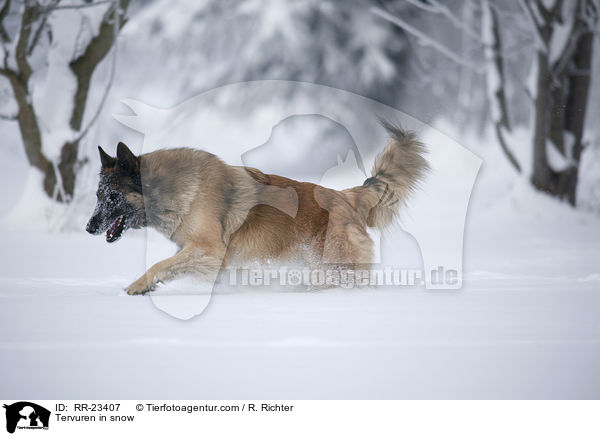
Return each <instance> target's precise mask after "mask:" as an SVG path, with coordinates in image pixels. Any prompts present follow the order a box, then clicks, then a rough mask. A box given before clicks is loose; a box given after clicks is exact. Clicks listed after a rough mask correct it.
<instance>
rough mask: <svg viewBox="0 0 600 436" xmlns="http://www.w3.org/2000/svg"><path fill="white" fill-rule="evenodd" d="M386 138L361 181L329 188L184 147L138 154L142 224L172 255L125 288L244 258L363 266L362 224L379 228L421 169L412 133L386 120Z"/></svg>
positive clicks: (205, 272)
mask: <svg viewBox="0 0 600 436" xmlns="http://www.w3.org/2000/svg"><path fill="white" fill-rule="evenodd" d="M387 127H388V130H390V132H391V135H392V139H391V140H390V141H389V143H388V144H387V146H386V148H385V149H384V151H383V152H382V153H381V154H380V156H379V157H378V158H377V159H376V162H375V166H374V168H373V172H372V174H373V176H372V177H370V178H368V179H367V180H366V181H365V183H364V184H363V185H362V186H357V187H354V188H350V189H346V190H343V191H336V190H333V189H328V188H324V187H322V186H319V185H315V184H313V183H304V182H298V181H295V180H291V179H288V178H285V177H282V176H277V175H267V174H263V173H262V172H261V171H259V170H257V169H254V168H244V167H234V166H229V165H227V164H225V163H224V162H223V161H221V160H220V159H218V158H217V157H216V156H214V155H212V154H209V153H206V152H203V151H199V150H193V149H170V150H159V151H155V152H152V153H148V154H143V155H141V156H140V157H139V158H138V159H139V171H140V174H141V182H142V188H143V196H140V195H139V194H129V195H130V198H128V201H134V202H138V203H139V205H140V207H142V203H141V202H143V207H144V208H145V213H146V220H147V225H149V226H151V227H154V228H156V229H158V230H159V231H160V232H162V233H163V234H164V235H165V236H166V237H167V238H169V239H170V240H172V241H173V242H175V243H176V244H177V245H178V247H179V248H180V250H179V252H178V253H177V254H176V255H174V256H173V257H171V258H168V259H166V260H163V261H161V262H159V263H157V264H156V265H154V266H152V267H151V268H150V269H149V270H148V271H147V272H146V273H145V274H144V275H143V276H142V277H140V278H139V279H138V280H136V281H135V282H134V283H132V284H131V285H130V286H129V287H128V288H127V291H128V293H129V294H139V293H144V292H146V291H148V290H151V289H153V288H154V286H155V285H156V283H158V282H165V281H168V280H171V279H173V278H175V277H177V276H180V275H185V274H196V275H199V276H203V277H205V278H213V277H215V275H216V274H217V273H218V271H219V269H220V268H221V266H227V265H230V264H232V263H234V262H247V261H266V260H278V261H283V262H286V261H297V260H300V261H304V262H306V263H307V264H309V265H310V266H312V267H320V266H322V265H325V264H327V265H331V264H334V265H344V266H346V267H350V268H352V267H353V266H356V265H358V264H368V263H370V262H371V260H372V256H373V241H372V240H371V238H370V237H369V235H368V233H367V230H366V229H367V226H378V227H381V228H383V227H385V226H387V225H388V224H390V222H391V221H392V218H393V217H394V215H395V214H396V213H397V211H398V207H399V206H400V204H401V203H402V202H404V200H406V198H407V197H408V196H409V194H410V193H411V192H412V191H413V190H414V189H415V187H416V186H417V184H418V182H419V181H420V180H421V179H422V178H423V176H424V174H425V171H426V170H427V163H426V161H425V159H424V158H423V157H422V154H423V152H424V147H423V146H422V145H421V144H420V143H419V142H418V141H417V140H416V138H415V135H414V134H413V133H410V132H405V131H402V130H400V129H398V128H393V127H390V126H387Z"/></svg>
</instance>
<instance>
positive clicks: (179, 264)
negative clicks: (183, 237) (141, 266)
mask: <svg viewBox="0 0 600 436" xmlns="http://www.w3.org/2000/svg"><path fill="white" fill-rule="evenodd" d="M223 255H224V251H223V253H218V254H217V255H214V254H213V255H207V253H206V252H205V251H204V250H202V249H201V248H198V247H195V246H189V247H184V248H183V249H182V250H181V251H179V252H178V253H177V254H175V255H174V256H172V257H169V258H168V259H165V260H162V261H160V262H158V263H156V264H155V265H153V266H152V267H151V268H150V269H149V270H148V271H146V273H145V274H144V275H143V276H141V277H140V278H139V279H137V280H136V281H135V282H133V283H132V284H131V285H129V287H127V289H126V291H127V293H128V294H129V295H135V294H145V293H146V292H148V291H151V290H153V289H154V288H155V287H156V285H157V284H158V283H161V282H167V281H169V280H172V279H174V278H176V277H178V276H183V275H187V274H195V275H198V276H200V277H202V278H210V277H211V276H213V275H216V274H217V273H218V272H219V269H220V267H221V263H222V260H223Z"/></svg>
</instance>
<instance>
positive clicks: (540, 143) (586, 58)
mask: <svg viewBox="0 0 600 436" xmlns="http://www.w3.org/2000/svg"><path fill="white" fill-rule="evenodd" d="M587 2H588V0H581V1H580V2H579V3H578V5H577V13H582V11H583V10H584V8H586V6H587ZM555 18H556V17H555V16H552V15H550V17H549V18H548V21H547V26H546V27H544V28H542V29H541V34H542V37H543V38H544V39H545V41H546V42H548V41H549V40H550V36H551V33H550V32H551V30H552V27H551V26H552V25H553V24H554V23H552V20H553V19H555ZM575 20H576V22H575V24H574V26H573V29H572V31H571V38H572V41H571V42H570V44H568V45H567V47H565V50H564V52H563V54H562V56H561V57H560V58H559V59H558V60H557V61H556V63H555V65H554V66H553V67H552V68H551V67H550V65H549V60H548V56H547V55H546V54H545V53H543V52H538V78H537V93H538V94H537V98H536V102H535V112H536V117H535V127H534V129H535V130H534V144H533V146H534V151H533V156H534V160H533V173H532V177H531V182H532V184H533V185H534V186H535V187H536V188H537V189H540V190H542V191H545V192H547V193H549V194H551V195H553V196H556V197H558V198H561V199H566V200H567V201H568V202H569V203H570V204H571V205H573V206H575V204H576V200H577V199H576V195H577V183H578V176H579V161H580V159H581V151H582V148H583V144H582V138H583V128H584V124H585V115H586V110H587V104H588V99H589V91H590V70H591V66H592V54H593V41H594V34H593V32H592V31H591V29H589V28H586V26H587V23H584V22H583V21H582V19H581V18H580V16H577V18H576V19H575ZM571 47H572V48H571ZM566 133H568V134H570V135H571V137H572V144H570V145H571V146H570V147H567V144H566V143H565V134H566ZM548 139H551V140H552V143H553V144H554V146H555V147H556V149H557V150H558V151H559V152H560V153H562V155H563V156H564V158H565V159H567V160H569V161H570V165H569V166H568V167H567V168H565V169H564V170H562V171H554V170H553V169H552V168H551V167H550V165H549V163H548V157H547V154H546V152H547V141H548Z"/></svg>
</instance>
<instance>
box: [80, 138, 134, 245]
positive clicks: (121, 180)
mask: <svg viewBox="0 0 600 436" xmlns="http://www.w3.org/2000/svg"><path fill="white" fill-rule="evenodd" d="M98 150H99V152H100V162H101V163H102V169H101V170H100V183H99V184H98V191H97V192H96V197H97V198H98V202H97V203H96V209H95V210H94V213H93V214H92V217H91V218H90V220H89V222H88V224H87V226H86V230H87V231H88V232H89V233H91V234H93V235H99V234H101V233H104V232H106V241H107V242H115V241H116V240H118V239H119V238H120V237H121V235H122V234H123V232H124V231H125V230H127V229H130V228H134V229H139V228H141V227H144V226H145V225H146V213H145V209H144V197H143V195H142V179H141V173H140V158H139V157H138V156H135V155H134V154H133V153H132V152H131V150H129V148H128V147H127V146H126V145H125V144H123V143H122V142H119V145H117V157H116V158H115V157H111V156H109V155H108V154H107V153H106V152H105V151H104V150H102V147H98Z"/></svg>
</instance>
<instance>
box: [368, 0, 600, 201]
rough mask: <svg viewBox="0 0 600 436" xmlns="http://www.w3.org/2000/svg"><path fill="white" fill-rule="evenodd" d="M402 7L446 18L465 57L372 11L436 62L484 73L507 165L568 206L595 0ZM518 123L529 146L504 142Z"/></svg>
mask: <svg viewBox="0 0 600 436" xmlns="http://www.w3.org/2000/svg"><path fill="white" fill-rule="evenodd" d="M405 2H406V3H407V4H410V5H411V6H413V7H414V8H416V9H418V10H419V11H420V12H421V15H431V16H437V17H442V18H444V19H445V20H447V22H448V23H449V25H448V26H447V27H448V28H451V29H454V31H455V33H458V34H460V35H462V36H463V37H464V38H465V39H466V40H467V41H470V42H471V44H470V46H469V52H468V53H465V52H460V51H459V50H456V48H455V47H452V46H451V45H450V44H449V43H448V42H447V41H445V40H441V39H436V38H435V37H433V36H432V35H431V33H430V32H427V30H426V29H423V28H420V27H419V26H418V24H417V25H415V24H414V23H413V22H410V21H409V20H406V19H405V18H404V17H402V16H401V15H398V14H396V13H394V11H393V10H390V9H387V8H384V7H379V8H374V9H372V12H373V13H374V14H375V15H377V16H379V17H380V18H382V19H385V20H387V21H389V22H392V23H394V24H396V25H397V26H399V27H400V28H402V29H403V30H404V31H405V32H406V33H407V34H408V35H410V36H411V37H412V38H414V39H416V40H417V41H418V43H419V44H420V45H421V46H422V47H426V49H427V50H433V51H434V52H435V53H436V54H437V56H439V57H443V58H445V59H447V60H449V61H452V62H453V63H455V64H456V65H458V66H459V67H460V68H461V69H465V70H468V71H470V72H472V73H473V74H475V75H483V76H484V77H485V81H486V88H487V91H488V92H487V97H488V99H487V102H486V104H487V106H488V107H489V116H490V120H491V123H492V124H493V127H494V130H495V132H496V136H497V139H498V143H499V144H500V146H501V148H502V150H503V152H504V154H505V156H506V157H507V159H508V161H509V162H510V164H511V165H512V166H513V167H514V168H515V170H516V171H517V172H519V173H523V174H525V175H527V176H528V177H529V179H530V181H531V183H532V185H533V186H534V187H535V188H537V189H539V190H541V191H544V192H547V193H548V194H550V195H553V196H555V197H558V198H561V199H566V200H567V201H568V202H569V203H570V204H572V205H575V203H576V189H577V183H578V175H579V168H580V165H579V163H580V159H581V154H582V149H583V148H584V146H585V143H584V129H585V127H586V112H587V106H588V101H589V99H590V91H591V79H592V78H591V69H592V59H593V55H594V52H595V50H594V40H595V38H597V37H598V33H599V29H598V22H599V15H600V4H599V2H598V0H572V1H564V0H519V1H518V2H510V1H503V0H480V1H478V2H476V1H471V0H468V1H465V2H462V3H461V4H460V5H459V6H460V7H454V8H450V7H449V6H448V5H447V4H446V3H445V2H441V1H438V0H405ZM455 6H456V4H455ZM461 9H462V11H463V12H462V14H461V13H460V10H461ZM465 16H466V17H470V18H469V20H464V19H463V17H465ZM449 39H451V38H449ZM455 39H456V38H455ZM596 51H597V50H596ZM524 103H526V104H524ZM527 106H529V110H525V111H523V109H522V108H523V107H527ZM479 109H480V110H481V109H482V108H481V107H480V108H479ZM523 112H525V113H526V114H527V113H528V116H527V115H525V116H523ZM519 123H521V124H525V125H527V127H528V129H529V130H530V131H531V137H532V139H531V143H530V144H525V145H524V144H517V143H512V142H511V138H512V137H513V135H512V133H513V129H514V127H515V126H516V125H517V124H519ZM524 146H526V147H529V148H530V150H529V153H530V154H531V159H527V161H530V162H531V163H530V164H529V166H528V167H526V166H525V165H526V164H525V163H524V162H523V161H521V160H520V159H519V156H523V155H524V153H522V150H519V148H522V147H524Z"/></svg>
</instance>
